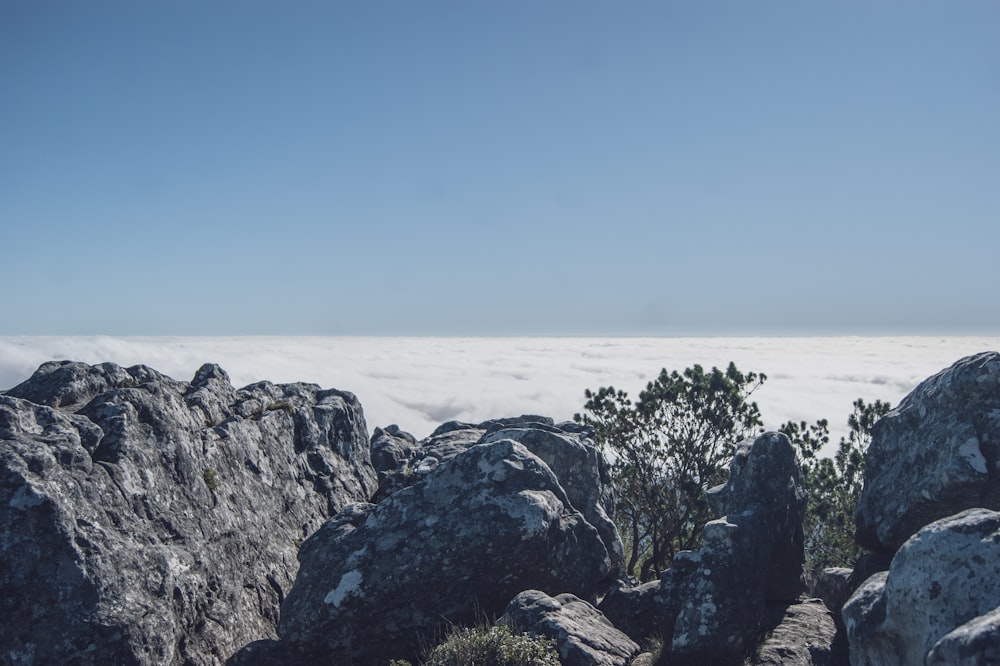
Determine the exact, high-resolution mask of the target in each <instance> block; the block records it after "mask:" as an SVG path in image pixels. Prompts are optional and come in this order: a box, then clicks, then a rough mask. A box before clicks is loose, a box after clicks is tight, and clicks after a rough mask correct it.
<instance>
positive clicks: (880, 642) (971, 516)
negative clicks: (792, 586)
mask: <svg viewBox="0 0 1000 666" xmlns="http://www.w3.org/2000/svg"><path fill="white" fill-rule="evenodd" d="M998 606H1000V513H998V512H994V511H989V510H987V509H969V510H967V511H963V512H961V513H959V514H957V515H955V516H951V517H948V518H944V519H941V520H939V521H936V522H934V523H931V524H930V525H928V526H927V527H925V528H923V529H922V530H920V531H919V532H917V534H916V535H914V536H913V537H911V538H910V539H908V540H907V541H906V542H905V543H904V544H903V545H902V547H901V548H900V549H899V551H898V552H897V553H896V555H895V557H894V558H893V560H892V565H891V566H890V567H889V571H888V572H886V573H882V574H876V575H875V576H873V577H872V578H871V579H869V580H868V581H866V582H865V583H864V584H863V585H862V586H861V587H860V588H859V589H858V590H857V591H856V592H855V593H854V595H852V596H851V598H850V599H849V600H848V602H847V603H846V604H845V605H844V610H843V617H844V623H845V625H846V627H847V634H848V638H849V640H850V644H851V663H852V664H865V665H869V666H879V665H883V664H884V665H889V664H898V665H905V664H923V663H925V660H926V661H927V663H931V662H930V659H931V657H930V655H931V654H932V653H933V654H935V656H934V658H935V659H937V660H938V663H954V662H951V661H948V659H949V658H950V656H953V655H966V656H968V655H969V654H975V653H979V652H980V651H981V652H983V653H989V650H991V649H994V648H995V645H996V639H995V634H994V637H993V638H991V637H990V636H989V635H988V633H984V632H988V630H989V628H990V627H992V626H995V624H994V623H995V622H996V617H995V615H992V614H993V613H994V612H995V609H996V608H997V607H998ZM981 616H986V617H981ZM977 618H980V619H977ZM956 630H957V631H956ZM935 651H936V652H935ZM942 660H943V661H942ZM971 663H991V662H989V661H983V662H974V661H973V662H971Z"/></svg>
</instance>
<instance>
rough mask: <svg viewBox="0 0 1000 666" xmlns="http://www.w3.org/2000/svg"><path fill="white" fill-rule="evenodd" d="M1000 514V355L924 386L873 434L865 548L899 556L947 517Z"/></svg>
mask: <svg viewBox="0 0 1000 666" xmlns="http://www.w3.org/2000/svg"><path fill="white" fill-rule="evenodd" d="M974 507H983V508H989V509H994V510H996V509H1000V354H998V353H997V352H984V353H981V354H977V355H974V356H969V357H967V358H963V359H961V360H960V361H958V362H956V363H955V364H954V365H952V366H951V367H950V368H946V369H945V370H942V371H941V372H939V373H938V374H936V375H934V376H933V377H930V378H929V379H927V380H925V381H923V382H922V383H921V384H920V385H919V386H917V387H916V388H915V389H914V390H913V391H912V392H911V393H910V394H909V395H907V396H906V397H905V398H904V399H903V400H902V402H900V404H899V406H898V407H897V408H896V409H894V410H892V411H891V412H890V413H889V414H887V415H885V416H884V417H882V419H880V420H879V422H878V423H877V424H876V425H875V427H874V429H873V432H872V443H871V446H870V447H869V449H868V454H867V462H866V466H865V484H864V490H863V491H862V493H861V498H860V500H859V502H858V511H857V529H858V532H857V538H858V543H860V544H861V545H862V546H864V547H866V548H869V549H871V550H884V551H888V552H894V551H895V550H896V549H898V548H899V547H900V545H902V543H903V542H904V541H906V539H907V538H909V537H910V536H912V535H913V534H915V533H916V532H917V530H919V529H920V528H922V527H923V526H924V525H927V524H929V523H931V522H933V521H935V520H937V519H939V518H944V517H946V516H950V515H953V514H956V513H958V512H959V511H962V510H964V509H969V508H974Z"/></svg>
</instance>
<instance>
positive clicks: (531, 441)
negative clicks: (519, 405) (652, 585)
mask: <svg viewBox="0 0 1000 666" xmlns="http://www.w3.org/2000/svg"><path fill="white" fill-rule="evenodd" d="M391 427H392V426H390V428H391ZM592 436H593V431H592V430H591V429H590V428H589V427H587V426H581V425H578V424H576V423H560V424H558V425H556V424H555V423H553V421H552V419H550V418H546V417H542V416H535V415H527V416H518V417H511V418H502V419H493V420H490V421H485V422H483V423H480V424H478V425H471V424H468V423H461V422H450V423H446V424H444V425H443V426H440V427H439V428H438V429H437V430H435V431H434V432H433V433H432V434H431V435H430V436H429V437H428V438H427V439H425V440H422V441H420V442H417V443H414V444H411V443H410V440H412V436H411V435H409V434H408V433H400V432H399V431H398V430H397V431H395V432H389V431H388V430H387V431H381V430H378V431H376V435H375V437H373V443H372V450H373V453H372V455H373V456H375V457H376V459H377V460H379V461H380V465H381V467H380V465H376V468H377V469H379V490H378V492H377V493H376V494H375V496H374V497H373V498H372V502H373V503H375V504H377V503H379V502H381V501H382V500H383V499H385V498H386V497H389V496H390V495H392V494H393V493H394V492H397V491H398V490H400V489H402V488H406V487H408V486H411V485H413V484H415V483H418V482H420V481H421V480H422V479H424V478H426V476H427V475H428V474H430V473H431V472H432V471H434V470H435V469H436V468H437V467H438V466H439V465H440V464H442V463H443V462H445V461H448V460H451V459H452V458H454V457H455V456H456V455H458V454H460V453H462V452H463V451H465V450H467V449H469V448H470V447H472V446H475V445H477V444H489V443H492V442H497V441H500V440H503V439H512V440H514V441H516V442H520V443H521V444H524V446H526V447H527V448H528V450H529V451H531V452H532V453H534V454H535V455H536V456H538V457H539V458H541V459H542V460H543V461H544V462H545V464H546V465H548V466H549V468H550V469H551V470H552V471H553V472H554V473H555V475H556V477H557V478H558V479H559V484H560V485H561V486H562V487H563V489H564V490H565V491H566V494H567V496H568V497H569V499H570V502H571V503H572V505H573V507H574V508H576V509H577V510H578V511H580V513H582V514H583V516H584V518H586V519H587V522H589V523H590V524H591V525H593V526H594V527H595V528H597V531H598V532H599V533H600V534H601V538H602V539H603V541H604V545H605V547H606V548H607V549H608V552H609V553H611V556H612V561H613V563H614V574H615V575H623V574H624V571H625V550H624V547H623V546H622V542H621V538H620V537H619V536H618V529H617V527H616V526H615V524H614V521H613V520H612V519H611V513H612V512H613V510H614V501H613V497H612V492H611V477H610V470H609V466H608V463H607V461H606V459H605V458H604V454H603V453H601V451H600V449H598V448H597V445H596V444H595V443H594V441H593V439H592ZM407 438H409V439H407ZM393 464H394V465H395V469H388V467H391V466H392V465H393ZM383 469H384V470H385V471H383Z"/></svg>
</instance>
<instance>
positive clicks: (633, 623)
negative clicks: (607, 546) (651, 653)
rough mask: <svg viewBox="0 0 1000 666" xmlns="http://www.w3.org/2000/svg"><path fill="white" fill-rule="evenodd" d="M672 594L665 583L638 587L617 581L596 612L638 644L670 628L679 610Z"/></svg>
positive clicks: (659, 582)
mask: <svg viewBox="0 0 1000 666" xmlns="http://www.w3.org/2000/svg"><path fill="white" fill-rule="evenodd" d="M664 573H666V572H664ZM676 592H677V590H675V589H673V588H672V587H671V586H670V584H669V580H668V582H667V584H664V579H662V578H661V580H655V581H650V582H648V583H643V584H641V585H632V584H630V583H629V582H627V581H624V580H619V581H617V583H616V584H615V585H614V586H613V587H612V588H611V589H610V590H608V592H607V593H606V594H605V595H604V598H603V599H601V603H600V604H599V605H598V609H599V610H600V611H601V612H602V613H604V615H605V617H607V618H608V619H609V620H610V621H611V623H612V624H613V625H614V626H615V627H617V628H618V629H620V630H622V631H623V632H625V634H627V635H628V636H629V638H631V639H632V640H634V641H636V642H637V643H640V644H641V643H644V642H646V641H647V640H648V639H650V638H652V637H654V636H658V637H663V636H664V631H665V630H666V631H669V628H670V627H673V625H674V620H675V619H676V618H677V612H678V610H679V606H680V602H679V600H678V599H677V594H676ZM667 637H668V638H669V635H667Z"/></svg>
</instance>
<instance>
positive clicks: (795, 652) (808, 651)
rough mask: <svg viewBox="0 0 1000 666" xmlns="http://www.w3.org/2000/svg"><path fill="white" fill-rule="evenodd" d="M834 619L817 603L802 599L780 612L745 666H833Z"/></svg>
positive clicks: (822, 605)
mask: <svg viewBox="0 0 1000 666" xmlns="http://www.w3.org/2000/svg"><path fill="white" fill-rule="evenodd" d="M836 633H837V627H836V623H835V622H834V620H833V615H832V614H831V613H830V611H829V610H828V609H827V608H826V606H825V605H824V604H823V601H822V600H820V599H805V600H803V601H801V602H799V603H795V604H792V605H791V606H787V607H785V608H783V609H782V617H781V619H780V620H779V621H778V624H777V625H776V626H775V627H774V628H773V629H771V630H770V631H768V632H767V635H766V636H765V637H764V640H763V641H762V642H761V644H760V645H758V646H757V647H756V648H755V649H754V650H753V654H751V655H750V657H749V658H748V659H747V660H746V666H832V665H833V664H834V663H835V656H834V637H835V636H836Z"/></svg>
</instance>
